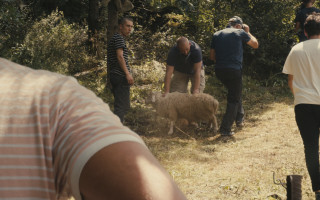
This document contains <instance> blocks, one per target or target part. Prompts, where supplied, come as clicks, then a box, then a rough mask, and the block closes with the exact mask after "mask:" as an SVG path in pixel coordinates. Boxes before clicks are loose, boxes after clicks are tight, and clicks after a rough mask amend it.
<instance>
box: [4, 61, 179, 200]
mask: <svg viewBox="0 0 320 200" xmlns="http://www.w3.org/2000/svg"><path fill="white" fill-rule="evenodd" d="M0 93H1V95H0V102H1V103H0V199H6V200H10V199H11V200H19V199H21V200H45V199H51V200H53V199H66V198H68V197H70V196H74V198H75V199H76V200H81V199H86V200H88V199H89V200H90V199H94V200H99V199H119V200H121V199H126V200H127V199H169V200H170V199H171V200H173V199H185V197H184V195H183V194H182V193H181V191H180V190H179V189H178V187H177V185H176V184H175V183H174V182H173V180H172V179H171V177H170V175H169V174H168V173H167V172H166V171H165V170H164V169H163V168H162V167H161V166H160V164H159V163H158V162H157V160H156V159H155V158H154V157H153V156H152V154H151V153H150V151H149V150H148V149H147V148H146V146H145V144H144V142H143V141H142V139H141V138H140V137H139V136H138V135H137V134H135V133H134V132H132V131H131V130H130V129H128V128H126V127H124V126H123V125H122V124H121V122H120V120H119V119H118V118H117V117H116V116H115V115H114V114H113V113H112V112H111V111H110V109H109V107H108V105H107V104H105V103H104V102H103V101H102V100H101V99H99V98H98V97H97V96H96V95H95V94H94V93H93V92H91V91H90V90H88V89H86V88H84V87H82V86H80V85H79V84H78V83H77V81H76V80H75V79H74V78H70V77H66V76H63V75H59V74H56V73H51V72H48V71H43V70H33V69H30V68H27V67H24V66H21V65H18V64H15V63H13V62H10V61H8V60H6V59H2V58H0Z"/></svg>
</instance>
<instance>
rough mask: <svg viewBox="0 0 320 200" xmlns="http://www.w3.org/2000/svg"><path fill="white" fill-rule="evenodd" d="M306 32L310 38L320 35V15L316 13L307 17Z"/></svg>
mask: <svg viewBox="0 0 320 200" xmlns="http://www.w3.org/2000/svg"><path fill="white" fill-rule="evenodd" d="M304 30H305V31H306V33H307V34H308V37H310V36H313V35H320V13H315V12H314V13H312V14H311V15H309V16H308V17H307V19H306V22H305V23H304Z"/></svg>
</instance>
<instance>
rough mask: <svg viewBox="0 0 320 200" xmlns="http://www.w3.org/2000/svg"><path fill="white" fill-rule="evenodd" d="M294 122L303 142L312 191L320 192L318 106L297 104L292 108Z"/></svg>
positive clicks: (319, 109) (319, 120) (319, 118)
mask: <svg viewBox="0 0 320 200" xmlns="http://www.w3.org/2000/svg"><path fill="white" fill-rule="evenodd" d="M294 111H295V115H296V122H297V125H298V127H299V130H300V135H301V137H302V140H303V145H304V153H305V159H306V164H307V169H308V172H309V175H310V178H311V183H312V189H313V191H317V190H320V173H319V128H320V105H312V104H298V105H296V106H295V108H294Z"/></svg>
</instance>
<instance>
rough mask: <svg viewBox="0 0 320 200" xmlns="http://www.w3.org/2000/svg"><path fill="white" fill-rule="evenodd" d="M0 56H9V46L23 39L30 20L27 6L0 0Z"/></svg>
mask: <svg viewBox="0 0 320 200" xmlns="http://www.w3.org/2000/svg"><path fill="white" fill-rule="evenodd" d="M0 5H1V6H0V30H1V31H0V56H1V57H10V48H11V47H13V46H15V45H16V44H17V43H20V42H22V41H23V39H24V37H25V34H26V33H27V31H28V28H29V27H30V26H31V20H30V18H29V17H28V14H29V10H28V8H27V7H19V6H17V5H16V4H14V3H13V2H11V1H6V0H0Z"/></svg>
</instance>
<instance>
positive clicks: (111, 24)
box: [107, 0, 118, 41]
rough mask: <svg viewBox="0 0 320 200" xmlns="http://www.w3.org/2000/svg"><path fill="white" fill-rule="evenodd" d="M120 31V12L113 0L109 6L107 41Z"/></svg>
mask: <svg viewBox="0 0 320 200" xmlns="http://www.w3.org/2000/svg"><path fill="white" fill-rule="evenodd" d="M117 30H118V11H117V7H116V5H115V1H114V0H112V1H110V2H109V4H108V30H107V41H109V39H110V38H111V37H112V36H113V35H114V34H115V33H116V32H117Z"/></svg>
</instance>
